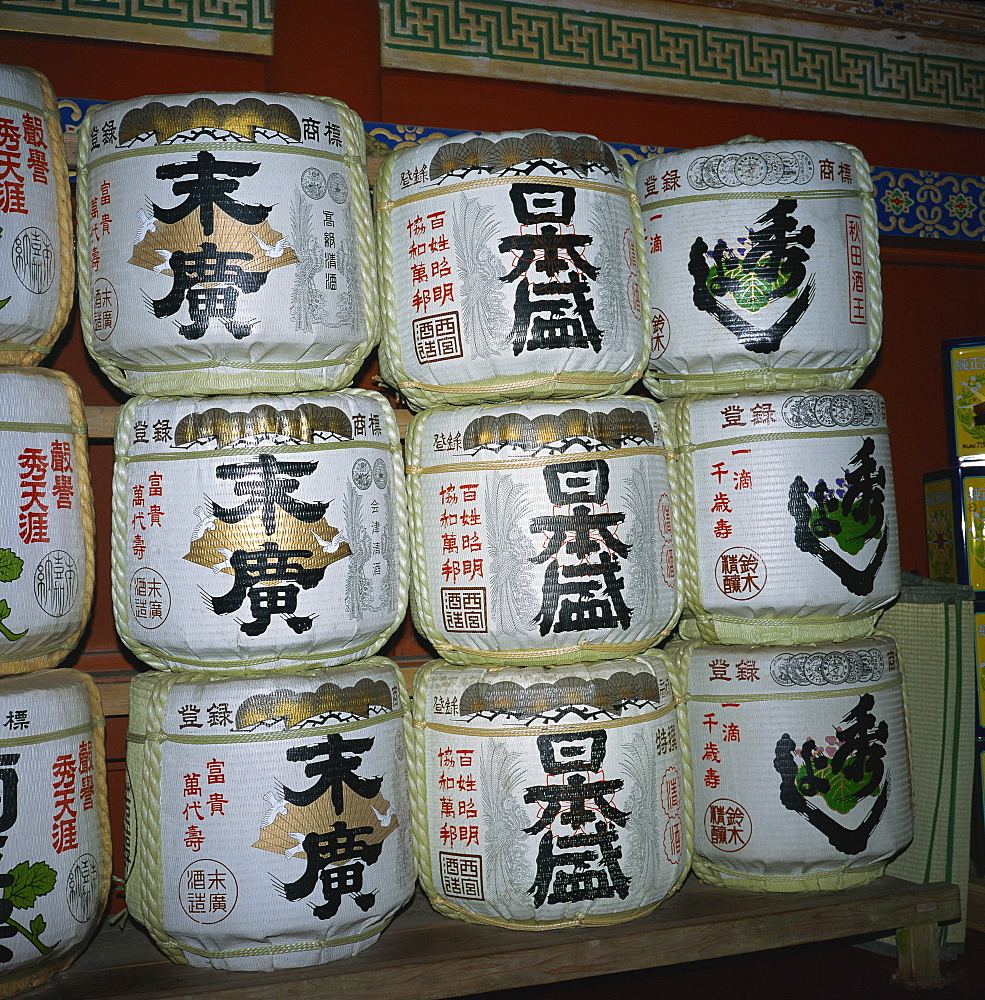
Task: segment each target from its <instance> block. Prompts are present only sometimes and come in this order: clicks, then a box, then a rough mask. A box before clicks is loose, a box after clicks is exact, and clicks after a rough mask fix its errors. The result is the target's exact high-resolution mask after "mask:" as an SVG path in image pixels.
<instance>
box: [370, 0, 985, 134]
mask: <svg viewBox="0 0 985 1000" xmlns="http://www.w3.org/2000/svg"><path fill="white" fill-rule="evenodd" d="M379 3H380V14H381V36H380V39H381V57H382V64H383V65H384V66H388V67H394V68H402V69H414V70H423V71H433V72H437V73H456V74H464V75H470V76H483V77H489V76H492V77H501V78H505V79H511V80H529V81H534V82H539V83H549V84H561V85H565V86H578V87H593V88H596V89H600V90H624V91H635V92H639V93H651V94H664V95H668V96H673V97H687V98H696V99H699V100H709V101H734V102H738V103H744V104H760V105H767V106H772V107H787V108H803V109H806V110H811V111H825V112H829V113H830V112H837V113H842V114H850V115H867V116H874V117H880V118H905V119H910V120H915V121H930V122H934V123H936V124H949V125H964V126H971V127H975V128H983V127H985V59H983V55H982V51H983V50H982V31H983V29H985V10H982V8H981V7H978V6H977V5H973V4H967V3H956V2H946V0H938V2H937V3H932V2H929V0H923V2H919V3H913V2H912V0H868V2H854V3H847V2H845V0H784V2H783V3H782V4H780V3H773V2H769V0H759V2H750V3H741V4H739V3H735V2H728V0H694V2H678V3H664V2H659V0H555V2H546V0H541V2H537V0H426V2H424V0H379ZM867 15H868V16H867Z"/></svg>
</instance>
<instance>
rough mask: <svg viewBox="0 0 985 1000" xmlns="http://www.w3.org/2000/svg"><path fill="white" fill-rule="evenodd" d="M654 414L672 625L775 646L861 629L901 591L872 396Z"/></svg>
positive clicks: (754, 399)
mask: <svg viewBox="0 0 985 1000" xmlns="http://www.w3.org/2000/svg"><path fill="white" fill-rule="evenodd" d="M661 417H662V418H663V419H664V420H665V433H666V436H667V439H668V441H669V442H670V443H671V447H672V448H673V449H674V452H675V456H676V458H677V461H675V462H674V463H672V468H671V473H672V478H671V486H672V499H673V500H674V512H675V515H676V516H677V522H676V524H677V533H678V538H679V540H680V546H679V551H680V552H681V560H680V561H681V567H682V568H681V584H682V590H683V593H684V602H685V612H684V615H682V620H681V634H682V635H684V636H685V637H687V638H696V637H697V635H700V636H701V638H702V639H704V640H705V641H706V642H729V643H731V642H736V643H743V642H751V643H757V644H772V645H775V644H779V643H784V642H792V643H807V642H814V641H819V640H822V639H829V640H831V641H832V642H837V641H843V640H845V639H850V638H854V637H856V636H861V635H867V634H868V633H870V632H871V631H872V630H873V628H874V627H875V622H876V618H877V617H878V614H879V609H880V608H882V607H884V606H885V605H886V604H888V603H890V602H891V601H892V600H894V599H895V597H896V596H897V595H898V593H899V588H900V573H899V537H898V532H897V524H896V502H895V496H894V493H893V474H892V466H891V463H890V456H889V436H888V431H887V428H886V416H885V404H884V402H883V400H882V397H881V396H879V395H878V394H877V393H874V392H870V391H868V390H855V389H852V390H847V391H845V392H825V391H823V390H807V391H804V392H787V393H726V394H723V395H720V396H692V397H688V398H685V399H675V400H668V401H667V402H666V403H663V404H662V405H661ZM685 618H686V619H687V620H685Z"/></svg>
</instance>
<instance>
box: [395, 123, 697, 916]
mask: <svg viewBox="0 0 985 1000" xmlns="http://www.w3.org/2000/svg"><path fill="white" fill-rule="evenodd" d="M375 198H376V209H377V242H378V246H379V258H380V282H381V289H382V292H383V294H382V301H383V321H384V322H383V340H382V343H381V346H380V370H381V372H382V373H383V376H384V378H385V379H387V380H388V381H389V382H390V383H391V385H393V386H394V387H395V388H396V389H398V390H399V392H400V393H401V394H402V395H403V396H404V397H405V398H406V400H407V401H408V402H409V404H410V405H411V407H413V408H415V409H417V410H419V411H421V412H418V413H417V414H416V415H415V416H414V418H413V419H412V421H411V424H410V428H409V430H408V432H407V438H406V460H407V473H408V494H409V500H410V516H411V549H412V581H411V611H412V615H413V620H414V623H415V625H416V627H417V629H418V630H419V631H420V632H421V633H422V635H424V636H425V637H426V638H427V639H428V640H429V641H430V642H431V643H432V644H433V646H434V648H435V650H436V651H437V653H438V654H439V657H440V658H439V659H437V660H435V661H433V662H431V663H429V664H428V665H427V666H425V667H424V668H423V669H422V670H421V671H420V672H419V673H418V674H417V676H416V678H415V682H414V694H415V697H414V737H413V745H412V751H413V752H412V765H411V790H412V800H413V808H414V818H415V825H414V834H415V850H416V857H417V866H418V872H419V876H420V880H421V883H422V886H423V888H424V889H425V891H426V892H427V894H428V896H429V898H430V900H431V902H432V905H434V906H435V907H436V908H437V909H438V910H439V911H440V912H442V913H445V914H447V915H449V916H454V917H458V918H460V919H463V920H467V921H472V922H478V923H485V924H493V925H497V926H503V927H513V928H519V929H528V930H529V929H533V930H540V929H549V928H556V927H568V926H575V925H585V924H605V923H613V922H616V921H620V920H627V919H630V918H632V917H635V916H638V915H640V914H642V913H645V912H648V911H649V910H651V909H652V908H653V907H655V906H656V905H658V904H659V903H660V902H661V900H662V899H664V898H665V897H666V896H667V895H669V894H670V893H671V892H673V891H674V890H675V889H676V888H677V887H678V886H679V885H680V883H681V882H682V881H683V878H684V875H685V874H686V871H687V868H688V864H689V858H690V838H691V830H690V813H689V810H688V803H689V801H690V795H689V792H688V790H687V781H688V778H687V773H686V770H685V769H684V767H683V757H682V749H681V742H680V739H679V737H678V727H677V718H676V714H677V707H676V705H677V697H676V696H675V694H674V691H673V690H672V687H671V684H670V679H669V674H668V671H667V666H666V663H665V662H664V660H663V658H662V657H661V656H660V654H657V653H651V652H649V651H650V650H651V647H653V646H654V644H655V643H657V642H658V641H660V640H661V639H662V638H664V637H665V636H666V635H668V634H669V632H670V630H671V629H672V628H673V625H674V623H675V622H676V620H677V617H678V615H679V598H678V592H677V588H676V570H675V556H674V546H673V535H672V527H671V516H670V502H669V494H670V487H669V477H668V470H667V451H666V449H665V446H664V442H663V438H662V434H661V430H660V426H659V417H658V412H657V406H656V405H655V404H654V403H652V401H648V400H646V399H644V398H639V397H633V396H628V395H626V393H627V392H628V390H629V389H630V388H631V387H632V385H633V384H634V383H635V382H636V381H637V380H638V379H639V377H640V376H641V374H642V372H643V370H644V368H645V365H646V356H647V353H648V350H647V343H648V341H647V337H646V329H645V326H644V322H643V298H644V293H645V288H644V285H645V275H643V274H641V272H640V241H639V237H640V230H639V217H638V213H637V212H636V211H635V208H634V201H635V195H634V193H633V191H632V189H631V188H630V187H629V185H628V183H627V181H626V178H625V176H624V172H623V168H622V167H621V166H620V165H619V162H618V161H617V160H616V158H615V156H614V155H613V152H612V150H611V149H610V148H609V147H608V146H606V145H604V144H603V143H601V142H599V141H598V140H597V139H595V138H593V137H591V136H586V135H572V134H566V133H548V132H508V133H501V134H483V135H465V136H457V137H456V138H455V139H454V140H452V141H448V140H444V139H442V140H435V141H432V142H428V143H424V144H423V145H421V146H419V147H415V148H413V149H407V150H398V151H395V152H393V153H391V154H389V155H388V156H387V157H385V158H384V160H383V163H382V165H381V168H380V172H379V174H378V176H377V180H376V187H375Z"/></svg>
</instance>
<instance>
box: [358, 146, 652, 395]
mask: <svg viewBox="0 0 985 1000" xmlns="http://www.w3.org/2000/svg"><path fill="white" fill-rule="evenodd" d="M374 193H375V199H376V201H375V204H376V214H377V233H378V244H379V249H380V288H381V298H382V303H383V339H382V342H381V344H380V371H381V372H382V374H383V377H384V378H385V379H386V380H387V381H388V382H389V383H390V384H391V385H393V386H396V388H397V389H399V390H400V392H401V393H403V395H404V396H405V397H406V398H407V400H408V401H409V402H410V404H411V406H413V407H415V408H424V407H427V406H433V405H436V404H439V403H453V404H464V403H483V402H491V403H495V402H499V401H500V400H508V399H544V398H547V397H551V396H553V397H560V396H563V397H569V398H570V397H578V396H604V395H618V394H620V393H623V392H627V391H628V390H629V389H630V387H631V386H632V385H633V383H634V382H635V381H636V380H637V379H638V378H639V377H640V376H641V375H642V374H643V370H644V369H645V367H646V363H647V356H648V354H649V346H648V345H649V340H648V338H647V335H646V327H645V324H644V322H643V315H642V306H643V300H644V294H645V288H644V287H643V283H644V282H645V274H643V273H641V270H640V257H639V252H640V242H639V237H640V229H639V216H638V213H637V212H636V211H635V210H634V201H635V198H636V194H635V191H633V189H632V188H631V187H630V186H629V184H628V182H627V180H626V176H625V172H624V169H623V166H622V164H621V162H620V161H619V160H618V159H617V157H616V155H615V153H614V152H613V150H612V149H611V148H610V147H609V146H607V145H605V143H602V142H599V140H598V139H596V138H594V137H593V136H589V135H577V134H568V133H563V132H543V131H533V132H502V133H488V134H482V135H477V134H471V133H470V134H466V135H458V136H455V137H454V138H453V139H436V140H432V141H430V142H425V143H422V144H421V145H419V146H414V147H413V148H408V149H399V150H396V151H394V152H392V153H390V154H388V155H387V156H386V157H385V158H384V161H383V164H382V166H381V168H380V172H379V174H378V176H377V179H376V187H375V192H374Z"/></svg>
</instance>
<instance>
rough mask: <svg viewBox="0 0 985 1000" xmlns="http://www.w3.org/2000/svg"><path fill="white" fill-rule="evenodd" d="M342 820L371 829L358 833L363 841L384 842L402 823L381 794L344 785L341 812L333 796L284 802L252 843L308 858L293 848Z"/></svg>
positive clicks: (361, 841) (365, 842)
mask: <svg viewBox="0 0 985 1000" xmlns="http://www.w3.org/2000/svg"><path fill="white" fill-rule="evenodd" d="M339 820H342V821H344V822H345V824H346V826H347V827H348V828H349V829H350V830H353V829H359V828H363V829H367V828H368V829H370V830H371V831H372V832H371V833H361V834H360V836H359V840H360V843H364V844H379V843H381V842H382V841H384V840H386V838H387V837H389V836H390V834H391V833H393V832H394V830H396V829H397V827H398V826H399V825H400V824H399V822H398V820H397V816H396V814H395V813H394V812H393V810H392V809H391V807H390V803H389V802H388V801H387V800H386V799H385V798H383V796H382V795H381V794H378V795H375V796H373V798H371V799H364V798H363V797H362V796H360V795H357V794H356V793H355V792H353V791H351V790H350V789H349V786H348V785H345V784H343V785H342V812H341V813H336V812H335V807H334V806H333V805H332V796H331V795H322V796H319V798H317V799H315V801H314V802H312V803H311V805H309V806H296V805H292V804H291V803H289V802H282V803H280V804H279V810H278V811H277V812H276V814H275V815H274V817H273V819H272V820H271V822H269V823H267V824H266V825H264V826H261V827H260V836H259V839H258V840H257V842H256V843H255V844H253V845H252V846H253V847H256V848H259V849H260V850H261V851H271V852H273V853H274V854H288V852H290V854H289V856H290V857H292V858H297V859H299V860H305V858H306V855H305V853H304V851H302V850H297V851H295V850H294V849H295V848H299V847H300V845H301V841H302V840H304V837H305V835H306V834H308V833H311V832H312V831H313V830H331V829H332V825H333V824H334V823H338V822H339Z"/></svg>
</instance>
